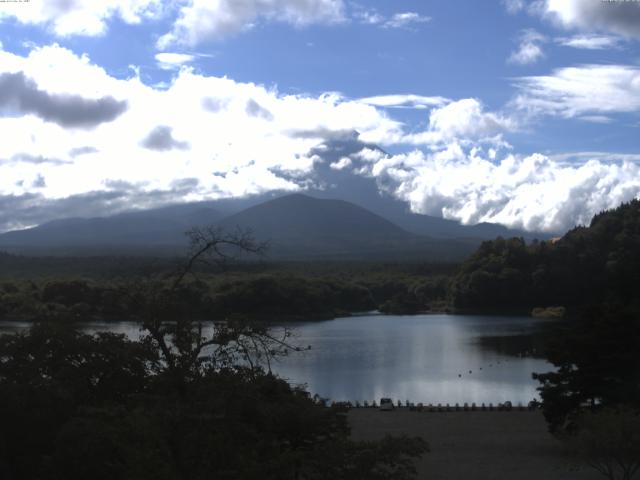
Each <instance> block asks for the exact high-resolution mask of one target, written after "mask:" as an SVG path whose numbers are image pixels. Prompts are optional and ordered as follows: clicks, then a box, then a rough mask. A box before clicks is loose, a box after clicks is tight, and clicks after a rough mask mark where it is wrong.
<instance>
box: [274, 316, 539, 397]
mask: <svg viewBox="0 0 640 480" xmlns="http://www.w3.org/2000/svg"><path fill="white" fill-rule="evenodd" d="M538 323H539V322H538V321H536V320H533V319H530V318H522V317H483V316H455V315H419V316H380V315H378V316H360V317H351V318H341V319H336V320H332V321H328V322H321V323H312V324H310V323H303V324H298V325H296V330H297V335H298V338H297V340H298V342H299V343H300V344H302V345H307V344H310V345H312V346H313V349H312V350H311V351H309V352H305V353H304V354H303V355H302V356H296V357H293V358H286V359H284V360H283V361H281V362H279V363H278V364H277V365H276V367H275V370H276V371H277V372H278V373H279V374H280V375H281V376H283V377H285V378H288V379H289V380H290V381H291V382H293V383H304V384H306V385H307V386H308V388H309V390H310V391H311V392H313V393H318V394H319V395H321V396H323V397H328V398H331V399H334V400H352V401H355V400H359V401H364V400H368V401H372V400H374V399H379V398H380V397H387V396H388V397H392V398H394V399H399V400H402V401H405V400H407V399H408V400H410V401H413V402H424V403H452V404H453V403H464V402H469V403H471V402H475V403H482V402H484V403H490V402H493V403H497V402H502V401H506V400H510V401H511V402H516V403H517V402H523V403H526V402H528V401H529V400H531V399H533V398H535V397H537V392H536V387H537V383H536V382H534V381H533V380H532V378H531V373H532V372H534V371H538V372H544V371H548V370H550V369H551V366H550V365H549V364H548V363H547V362H546V361H544V360H541V359H532V358H518V357H510V356H507V355H504V354H501V353H498V352H496V351H491V350H489V349H486V348H482V347H481V346H480V345H479V342H478V339H479V338H481V337H483V336H485V335H486V336H497V335H505V336H507V335H513V334H523V333H528V332H531V331H532V330H533V329H534V328H535V327H536V325H537V324H538Z"/></svg>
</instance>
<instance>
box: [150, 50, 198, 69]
mask: <svg viewBox="0 0 640 480" xmlns="http://www.w3.org/2000/svg"><path fill="white" fill-rule="evenodd" d="M155 58H156V61H157V62H158V66H159V67H160V68H161V69H163V70H179V69H180V68H181V67H182V66H183V65H184V64H186V63H191V62H193V60H195V56H193V55H189V54H187V53H167V52H163V53H157V54H156V56H155Z"/></svg>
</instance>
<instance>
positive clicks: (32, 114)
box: [0, 45, 640, 231]
mask: <svg viewBox="0 0 640 480" xmlns="http://www.w3.org/2000/svg"><path fill="white" fill-rule="evenodd" d="M637 78H638V69H637V68H636V67H632V66H615V65H614V66H593V65H591V66H582V67H576V68H574V69H561V70H558V71H554V72H552V74H550V75H548V76H535V77H525V78H522V79H520V80H518V81H516V84H517V86H518V89H519V94H518V96H517V97H516V98H515V99H514V102H513V106H514V108H513V109H510V108H507V109H504V110H502V111H494V110H492V109H490V108H489V107H488V106H487V105H485V104H483V102H482V101H481V100H480V99H476V98H461V99H447V98H444V97H440V96H437V95H436V96H422V95H411V94H407V95H401V94H398V95H385V96H377V97H369V98H366V99H349V98H346V97H344V96H342V95H340V94H338V93H325V94H321V95H304V94H299V95H286V94H282V93H281V92H279V91H278V90H277V89H275V88H267V87H265V86H263V85H256V84H253V83H243V82H236V81H234V80H232V79H229V78H220V77H215V76H206V75H203V74H200V73H196V72H194V71H193V70H190V69H189V68H182V69H180V70H178V71H176V72H175V74H174V77H173V79H172V81H171V82H170V83H169V84H168V85H167V86H166V87H165V88H163V89H157V88H154V87H152V86H149V85H145V84H144V83H143V82H142V81H141V80H140V78H139V77H138V76H137V75H134V76H132V77H131V78H128V79H121V78H115V77H112V76H111V75H109V74H108V73H107V72H106V71H105V70H104V69H102V68H100V67H98V66H97V65H94V64H93V63H92V62H91V60H90V59H89V58H87V57H84V56H78V55H75V54H74V53H72V52H71V51H69V50H67V49H65V48H62V47H60V46H57V45H52V46H48V47H42V48H35V49H33V50H32V51H31V52H30V53H29V54H27V55H25V56H20V55H16V54H12V53H9V52H6V51H0V79H2V81H3V82H5V83H4V84H3V86H4V87H5V88H2V89H0V131H2V132H3V142H0V231H3V230H8V229H11V228H23V227H27V226H30V225H34V224H37V223H40V222H41V221H43V220H50V219H52V218H56V217H62V216H64V217H68V216H74V215H86V216H95V215H105V214H109V213H116V212H118V211H122V210H124V209H131V208H148V207H156V206H161V205H164V204H168V203H176V202H187V201H199V200H208V199H216V198H223V197H229V196H240V195H248V194H255V193H262V192H266V191H271V190H281V191H287V190H289V191H296V190H300V189H304V188H308V187H311V186H318V185H319V184H320V183H321V182H322V179H321V178H319V172H320V171H321V169H320V168H319V165H324V163H323V162H324V159H323V152H325V151H326V149H323V148H324V147H323V146H326V145H327V144H329V143H331V142H342V143H343V144H344V143H345V142H346V143H348V144H349V145H351V147H350V149H349V150H348V151H347V150H345V152H344V154H342V155H341V156H339V157H337V159H336V158H335V157H334V160H331V162H330V164H329V163H327V165H325V167H326V169H327V170H330V171H333V172H340V173H341V174H343V173H344V174H345V175H354V176H358V177H370V178H371V179H372V181H375V182H376V183H377V185H378V186H379V188H380V189H382V190H384V191H386V192H388V193H390V194H392V195H395V196H396V197H398V198H400V199H402V200H404V201H406V202H408V203H409V204H410V205H411V207H412V208H413V209H414V210H415V211H416V212H421V213H428V214H432V215H437V216H444V217H446V218H452V219H457V220H460V221H462V222H465V223H476V222H481V221H491V222H499V223H503V224H505V225H508V226H511V227H518V228H524V229H530V230H547V231H562V230H565V229H568V228H570V227H572V226H573V225H575V224H576V223H577V222H578V223H580V222H587V221H588V220H589V219H590V218H591V216H592V215H593V214H595V213H597V212H598V211H600V210H602V209H604V208H609V207H614V206H616V205H617V204H618V203H619V202H622V201H626V200H630V199H631V198H634V197H637V196H638V195H639V194H640V180H639V179H640V171H639V170H638V158H637V157H633V156H627V157H621V156H615V155H611V154H607V153H606V152H598V153H597V154H588V153H584V154H580V155H579V154H576V155H574V157H573V158H569V157H565V158H560V157H554V158H552V157H547V156H543V155H539V154H534V155H530V154H525V155H523V154H519V153H518V152H514V151H513V148H512V147H511V146H510V145H509V143H508V141H507V139H508V136H509V135H510V134H512V133H513V132H517V131H518V130H519V129H520V128H521V125H520V122H521V121H522V115H521V113H522V112H523V111H524V112H525V113H526V114H529V111H530V110H531V111H533V112H535V114H536V115H554V116H561V117H574V116H577V117H581V116H584V115H590V116H592V117H597V116H603V115H605V114H609V113H612V112H637V111H640V95H639V93H638V88H640V83H639V81H638V79H637ZM596 85H597V86H598V88H597V89H596V88H595V87H594V86H596ZM25 92H26V93H25ZM27 93H28V94H29V99H27V100H25V99H24V97H25V96H26V95H27ZM105 99H107V100H105ZM109 99H110V100H109ZM115 99H117V100H115ZM114 102H115V103H114ZM105 105H106V107H105ZM123 105H126V108H123ZM114 106H119V107H118V108H115V109H114ZM107 107H108V108H107ZM397 107H409V108H416V109H418V110H417V113H418V114H420V115H424V125H425V126H423V127H422V129H421V130H409V129H408V127H407V126H406V125H405V124H404V123H403V122H402V121H400V120H399V119H397V118H395V117H394V116H393V114H394V113H397V112H398V110H395V109H394V108H397ZM105 112H107V113H108V114H105ZM525 116H526V115H525ZM78 127H87V128H78ZM88 127H91V128H88ZM375 145H378V146H380V147H382V148H385V149H388V150H389V151H393V152H403V153H396V154H394V155H389V154H387V153H385V151H383V150H382V149H380V148H376V147H375ZM353 152H355V153H353ZM79 179H81V181H79Z"/></svg>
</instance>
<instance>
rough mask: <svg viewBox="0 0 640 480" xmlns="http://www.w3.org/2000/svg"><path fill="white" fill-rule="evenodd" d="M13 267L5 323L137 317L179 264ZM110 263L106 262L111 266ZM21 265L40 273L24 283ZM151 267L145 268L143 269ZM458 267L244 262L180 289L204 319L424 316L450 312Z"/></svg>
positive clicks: (0, 288)
mask: <svg viewBox="0 0 640 480" xmlns="http://www.w3.org/2000/svg"><path fill="white" fill-rule="evenodd" d="M4 260H5V262H7V263H11V264H12V269H13V271H12V269H10V268H7V269H5V270H4V273H5V275H4V280H0V319H11V320H34V319H57V320H63V319H66V320H70V321H74V320H83V321H90V320H108V321H109V320H114V321H115V320H131V319H134V320H135V319H136V317H137V316H138V312H137V311H136V307H135V305H132V304H131V301H130V295H129V293H130V292H131V291H135V290H136V288H137V287H136V286H137V285H139V284H140V283H147V282H153V283H155V284H157V285H158V287H161V286H163V285H164V287H165V288H169V287H170V285H171V274H172V273H171V272H175V270H176V266H175V263H168V262H167V261H166V260H165V261H164V262H161V263H159V264H155V263H147V264H144V263H141V260H140V259H132V260H131V262H130V264H129V267H130V269H129V270H127V269H126V268H125V267H126V265H127V262H126V259H120V262H121V263H120V265H119V267H118V270H117V274H116V275H114V274H113V273H112V272H113V271H110V270H106V271H105V270H104V269H97V267H95V266H94V268H95V270H92V269H90V268H88V266H87V263H88V262H87V259H77V260H76V261H77V264H76V268H75V269H73V268H72V267H70V266H69V265H67V266H66V268H67V270H66V274H58V275H55V274H53V273H52V271H50V270H49V268H53V269H55V265H56V259H46V260H48V262H50V263H47V262H45V268H46V270H45V272H46V274H44V275H43V274H42V272H37V271H36V269H35V266H33V265H32V263H31V262H33V261H34V259H31V258H20V257H14V256H12V255H5V256H4ZM107 264H108V262H106V261H105V266H106V265H107ZM20 265H23V266H24V265H26V266H27V267H30V268H33V269H34V274H33V275H32V276H29V277H22V278H20V276H19V275H16V274H15V273H13V272H15V271H18V270H19V266H20ZM142 267H144V268H142ZM454 268H455V267H454V266H452V265H446V264H445V265H403V264H389V265H384V264H381V265H378V264H353V265H348V264H347V265H326V264H319V265H318V264H315V265H314V264H304V263H303V264H290V265H286V264H275V265H269V264H238V265H232V266H229V268H227V269H225V270H223V271H220V269H214V268H204V269H202V271H199V272H198V273H197V276H194V277H190V278H189V279H188V281H185V282H184V284H183V285H182V286H181V289H180V295H181V298H182V299H183V301H185V302H189V303H190V304H191V307H192V314H193V315H194V316H196V317H198V318H200V319H203V320H216V319H224V318H228V317H232V316H241V317H243V318H249V319H253V320H278V321H287V320H295V319H326V318H334V317H336V316H341V315H348V314H350V313H353V312H364V311H371V310H376V309H378V310H381V311H384V312H388V313H418V312H423V311H434V310H435V311H442V310H444V309H446V308H447V307H446V298H447V293H448V284H449V279H450V274H451V272H452V271H453V270H454Z"/></svg>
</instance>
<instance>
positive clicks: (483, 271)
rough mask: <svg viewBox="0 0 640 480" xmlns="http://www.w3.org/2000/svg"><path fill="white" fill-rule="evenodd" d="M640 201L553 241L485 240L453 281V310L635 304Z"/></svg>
mask: <svg viewBox="0 0 640 480" xmlns="http://www.w3.org/2000/svg"><path fill="white" fill-rule="evenodd" d="M639 283H640V201H638V200H634V201H632V202H630V203H627V204H623V205H621V206H620V207H618V208H616V209H615V210H611V211H608V212H603V213H601V214H599V215H596V216H595V217H594V218H593V220H592V221H591V224H590V225H589V226H588V227H577V228H575V229H573V230H571V231H570V232H568V233H567V234H566V235H564V236H563V237H562V238H560V239H557V240H555V241H550V242H531V243H530V244H526V243H525V242H524V240H522V239H519V238H511V239H503V238H498V239H496V240H493V241H488V242H484V243H483V244H482V245H481V246H480V248H479V249H478V250H477V251H476V253H474V254H473V255H472V256H471V258H469V259H468V260H467V261H466V262H464V263H463V264H462V266H461V267H460V270H459V272H458V273H457V274H456V276H455V278H454V279H453V281H452V284H451V291H450V296H451V302H452V304H453V306H454V307H455V308H456V309H458V310H473V311H479V310H487V311H509V310H511V311H522V312H529V311H531V309H533V308H535V307H547V306H552V305H562V306H565V307H568V308H573V307H579V306H581V305H585V304H588V303H602V302H614V303H623V304H627V305H629V304H637V303H638V301H639V300H640V295H638V292H637V286H638V284H639Z"/></svg>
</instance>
